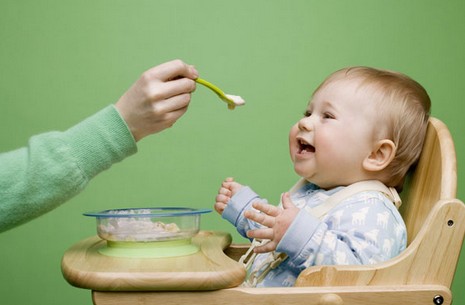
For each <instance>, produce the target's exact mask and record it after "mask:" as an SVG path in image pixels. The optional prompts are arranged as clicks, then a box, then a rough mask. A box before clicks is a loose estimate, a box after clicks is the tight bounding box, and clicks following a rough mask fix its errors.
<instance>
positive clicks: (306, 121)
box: [298, 117, 313, 131]
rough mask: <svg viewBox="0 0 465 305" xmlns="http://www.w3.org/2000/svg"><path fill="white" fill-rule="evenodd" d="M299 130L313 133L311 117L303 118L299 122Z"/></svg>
mask: <svg viewBox="0 0 465 305" xmlns="http://www.w3.org/2000/svg"><path fill="white" fill-rule="evenodd" d="M298 125H299V129H300V130H305V131H312V130H313V122H312V119H311V117H303V118H302V119H300V121H299V124H298Z"/></svg>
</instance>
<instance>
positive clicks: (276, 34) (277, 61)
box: [0, 0, 465, 305]
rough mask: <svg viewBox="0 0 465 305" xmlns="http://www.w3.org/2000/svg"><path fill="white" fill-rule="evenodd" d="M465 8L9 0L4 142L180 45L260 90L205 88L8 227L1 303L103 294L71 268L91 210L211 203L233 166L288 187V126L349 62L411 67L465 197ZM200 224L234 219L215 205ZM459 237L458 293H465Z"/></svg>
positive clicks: (60, 123)
mask: <svg viewBox="0 0 465 305" xmlns="http://www.w3.org/2000/svg"><path fill="white" fill-rule="evenodd" d="M464 20H465V2H463V1H462V0H454V1H425V0H412V1H401V0H394V1H393V0H389V1H368V0H367V1H323V0H321V1H308V0H302V1H288V0H286V1H269V0H261V1H249V0H240V1H239V0H236V1H219V0H209V1H206V0H205V1H202V0H199V1H188V0H177V1H172V0H166V1H156V0H137V1H130V0H124V1H123V0H105V1H103V0H92V1H90V0H78V1H65V0H60V1H58V0H57V1H36V0H24V1H21V0H1V1H0V139H1V140H0V151H7V150H12V149H15V148H18V147H20V146H24V145H25V144H26V143H27V140H28V138H29V137H30V136H31V135H33V134H37V133H40V132H44V131H48V130H64V129H66V128H68V127H70V126H72V125H73V124H75V123H77V122H79V121H80V120H82V119H84V118H85V117H86V116H88V115H91V114H92V113H94V112H96V111H98V110H99V109H101V108H103V107H105V106H106V105H108V104H110V103H113V102H115V101H116V100H117V99H118V97H119V96H120V95H121V94H122V93H123V92H124V91H125V90H126V89H127V88H128V87H129V86H130V85H131V84H132V83H133V82H134V81H135V80H136V79H137V78H138V77H139V75H140V74H141V73H142V72H143V71H144V70H146V69H148V68H150V67H151V66H154V65H156V64H159V63H161V62H164V61H167V60H171V59H174V58H181V59H183V60H185V61H186V62H188V63H191V64H194V65H196V67H197V69H198V70H199V72H200V74H201V76H202V77H204V78H206V79H208V80H211V81H212V82H214V83H216V84H218V85H220V86H221V87H223V88H224V89H225V90H226V91H228V92H229V93H233V94H238V95H242V96H243V97H244V98H245V99H246V100H247V103H248V104H247V106H245V107H244V108H241V109H237V110H235V111H232V112H231V111H228V110H227V109H226V106H225V105H224V104H223V103H221V102H219V100H218V99H217V98H216V97H215V96H214V95H213V94H212V93H211V92H208V91H207V90H206V89H204V88H200V87H199V88H197V91H196V92H195V93H194V95H193V98H192V103H191V105H190V108H189V111H188V112H187V114H186V115H185V116H184V117H183V118H182V119H181V120H180V121H179V122H178V123H177V124H176V125H175V126H174V127H173V128H171V129H169V130H167V131H166V132H164V133H162V134H159V135H156V136H152V137H150V138H147V139H144V140H143V141H142V142H141V143H140V145H139V153H138V154H136V155H135V156H132V157H131V158H129V159H127V160H125V161H124V162H123V163H120V164H117V165H115V166H114V167H112V168H111V169H110V170H109V171H106V172H104V173H102V174H101V175H99V176H98V177H96V179H94V180H93V181H92V183H91V184H90V185H89V187H88V188H87V189H86V190H85V191H84V192H83V193H81V194H80V195H79V196H77V197H75V198H74V199H72V200H71V201H69V202H68V203H67V204H65V205H63V206H62V207H60V208H58V209H56V210H54V211H52V212H51V213H49V214H47V215H44V216H43V217H41V218H39V219H37V220H34V221H32V222H30V223H28V224H26V225H23V226H20V227H18V228H16V229H13V230H10V231H7V232H5V233H2V234H0V283H1V284H0V303H1V304H8V305H20V304H21V305H24V304H28V305H32V304H48V305H52V304H68V305H74V304H76V305H77V304H80V305H82V304H91V298H90V293H89V291H87V290H81V289H77V288H74V287H71V286H69V285H68V284H67V283H66V282H65V280H64V279H63V278H62V275H61V271H60V260H61V257H62V255H63V253H64V252H65V250H66V249H67V248H68V247H70V246H71V245H72V244H74V243H76V242H77V241H79V240H81V239H83V238H85V237H88V236H90V235H93V234H95V231H94V230H95V225H94V222H93V220H92V219H88V218H85V217H84V216H82V215H81V214H82V213H83V212H85V211H88V210H95V209H105V208H117V207H129V206H132V207H136V206H157V205H158V206H167V205H176V206H191V207H198V208H200V207H202V208H208V207H212V205H213V203H214V198H215V195H216V191H217V189H218V187H219V184H220V182H221V181H222V179H223V178H225V177H226V176H233V177H235V178H236V179H237V180H239V181H241V182H243V183H245V184H249V185H251V186H252V187H253V188H254V189H255V190H256V191H257V192H258V193H260V194H261V195H262V196H263V197H266V198H268V199H269V200H270V201H272V202H276V201H277V200H278V198H279V194H280V193H281V192H283V191H285V190H286V189H287V188H288V187H289V186H291V185H292V184H293V183H294V182H295V181H296V179H297V177H296V175H295V174H294V173H293V171H292V167H291V165H290V161H289V158H288V155H287V134H288V131H289V128H290V127H291V125H292V124H293V123H294V122H295V121H296V120H297V119H298V118H300V117H301V115H302V113H303V110H304V107H305V105H306V103H307V100H308V98H309V96H310V94H311V92H312V91H313V89H314V88H315V87H316V86H317V85H318V84H319V83H320V82H321V81H322V80H323V78H324V77H326V76H327V75H328V74H329V73H331V72H333V71H334V70H336V69H339V68H341V67H344V66H349V65H369V66H375V67H381V68H387V69H393V70H398V71H402V72H404V73H406V74H408V75H410V76H411V77H413V78H414V79H416V80H418V81H419V82H420V83H422V84H423V85H424V86H425V87H426V88H427V90H428V92H429V94H430V95H431V98H432V101H433V111H432V112H433V115H434V116H436V117H438V118H440V119H442V120H443V121H444V122H445V123H446V124H447V125H448V126H449V128H450V131H451V133H452V136H453V137H454V139H455V143H456V150H457V157H458V172H459V174H458V175H459V177H458V178H459V187H458V189H459V191H458V197H459V198H461V199H462V200H463V199H465V185H464V183H465V182H464V181H465V140H464V136H463V132H464V130H465V123H464V122H465V120H464V119H463V110H464V107H463V104H464V90H463V89H464V81H465V58H464V56H465V39H464V34H465V22H464ZM0 170H1V169H0ZM202 227H203V229H218V230H226V231H230V232H233V229H232V228H231V227H230V226H229V225H228V224H227V223H225V222H224V221H222V220H221V219H220V217H218V216H217V215H216V214H214V213H211V214H209V215H207V216H205V217H204V218H203V223H202ZM233 235H234V238H235V240H236V241H241V239H240V238H239V237H238V236H237V234H235V233H233ZM462 252H463V253H462V256H461V260H460V263H459V267H458V270H457V273H456V276H455V280H454V283H453V287H452V289H453V293H454V296H455V301H454V304H465V293H464V291H463V287H464V285H465V251H462ZM438 259H441V258H438Z"/></svg>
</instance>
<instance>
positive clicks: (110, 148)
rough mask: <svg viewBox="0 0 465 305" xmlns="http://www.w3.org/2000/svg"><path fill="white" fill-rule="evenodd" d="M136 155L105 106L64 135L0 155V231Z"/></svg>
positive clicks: (37, 213)
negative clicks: (115, 164) (112, 166)
mask: <svg viewBox="0 0 465 305" xmlns="http://www.w3.org/2000/svg"><path fill="white" fill-rule="evenodd" d="M136 151H137V146H136V143H135V141H134V138H133V137H132V134H131V133H130V131H129V129H128V127H127V126H126V123H125V122H124V120H123V119H122V118H121V116H120V115H119V113H118V111H117V110H116V108H115V107H114V106H113V105H111V106H108V107H106V108H104V109H102V110H101V111H99V112H97V113H96V114H94V115H93V116H91V117H89V118H87V119H86V120H84V121H82V122H80V123H79V124H77V125H75V126H74V127H72V128H70V129H69V130H67V131H65V132H57V131H54V132H48V133H44V134H40V135H36V136H33V137H31V138H30V140H29V142H28V145H27V146H26V147H23V148H20V149H17V150H14V151H10V152H6V153H2V154H0V232H2V231H5V230H8V229H11V228H13V227H15V226H17V225H19V224H22V223H24V222H27V221H29V220H31V219H33V218H35V217H38V216H40V215H42V214H44V213H46V212H48V211H50V210H52V209H54V208H56V207H57V206H59V205H60V204H62V203H63V202H65V201H66V200H68V199H70V198H71V197H73V196H75V195H76V194H78V193H79V192H80V191H82V190H83V189H84V187H85V186H86V185H87V184H88V183H89V181H90V179H92V178H93V177H94V176H95V175H97V174H98V173H100V172H101V171H103V170H105V169H107V168H109V167H110V166H111V165H112V164H113V163H116V162H119V161H121V160H123V159H124V158H126V157H128V156H130V155H132V154H134V153H136Z"/></svg>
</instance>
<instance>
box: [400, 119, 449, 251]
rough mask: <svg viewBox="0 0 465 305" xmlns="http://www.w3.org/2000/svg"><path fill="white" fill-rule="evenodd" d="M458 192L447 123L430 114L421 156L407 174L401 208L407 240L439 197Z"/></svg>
mask: <svg viewBox="0 0 465 305" xmlns="http://www.w3.org/2000/svg"><path fill="white" fill-rule="evenodd" d="M456 192H457V167H456V156H455V148H454V142H453V140H452V137H451V135H450V133H449V130H448V129H447V126H446V125H445V124H444V123H442V122H441V121H439V120H438V119H436V118H430V120H429V123H428V129H427V132H426V139H425V143H424V146H423V150H422V153H421V156H420V160H419V162H418V163H417V166H416V167H415V168H414V169H413V171H412V172H411V173H410V174H409V175H408V176H407V178H406V183H405V185H404V190H403V191H402V193H401V194H400V195H401V198H402V201H403V205H402V206H401V207H400V212H401V214H402V217H403V218H404V221H405V224H406V226H407V232H408V243H409V244H410V242H411V241H412V240H413V239H414V238H415V237H416V236H417V233H418V231H419V230H420V228H421V227H422V225H423V223H424V222H425V219H426V217H427V216H428V214H429V212H430V211H431V209H432V208H433V206H434V204H436V203H437V202H438V201H439V200H441V199H453V198H455V197H456Z"/></svg>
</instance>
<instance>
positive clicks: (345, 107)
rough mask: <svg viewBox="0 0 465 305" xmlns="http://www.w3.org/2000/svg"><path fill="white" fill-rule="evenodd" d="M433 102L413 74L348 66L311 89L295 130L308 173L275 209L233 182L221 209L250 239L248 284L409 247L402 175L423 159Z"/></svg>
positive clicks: (225, 187)
mask: <svg viewBox="0 0 465 305" xmlns="http://www.w3.org/2000/svg"><path fill="white" fill-rule="evenodd" d="M429 112H430V99H429V97H428V94H427V92H426V91H425V89H424V88H423V87H422V86H421V85H420V84H418V83H417V82H416V81H414V80H412V79H411V78H409V77H407V76H405V75H403V74H400V73H396V72H392V71H385V70H378V69H374V68H368V67H350V68H345V69H342V70H339V71H336V72H335V73H333V74H331V75H330V76H329V77H328V78H327V79H326V80H325V81H324V82H323V83H322V84H321V85H320V86H319V87H318V88H317V89H316V91H315V92H314V93H313V96H312V98H311V101H310V103H309V104H308V106H307V109H306V111H305V114H304V117H303V118H302V119H300V120H299V121H298V122H297V123H296V124H295V125H294V126H293V127H292V128H291V131H290V134H289V150H290V155H291V159H292V162H293V164H294V170H295V172H296V173H297V174H298V175H299V176H301V177H302V179H301V181H299V182H298V183H297V184H296V185H295V186H294V187H293V188H292V189H291V191H289V192H287V193H284V194H283V195H282V198H281V204H280V205H278V206H273V205H270V204H268V203H267V202H266V200H264V199H261V198H260V197H259V196H258V195H257V194H256V193H255V192H253V191H252V190H251V189H250V188H249V187H247V186H243V185H241V184H239V183H237V182H235V181H234V180H233V179H232V178H227V179H226V180H225V181H224V182H223V183H222V186H221V188H220V190H219V192H218V195H217V196H216V204H215V210H216V211H217V212H218V213H220V214H222V217H223V218H225V219H227V220H228V221H230V222H231V223H232V224H233V225H235V226H236V228H237V230H238V232H239V233H240V234H241V235H242V236H244V237H248V238H251V239H254V240H253V242H252V247H251V250H253V253H254V254H253V255H252V257H251V258H249V260H248V261H247V262H246V263H247V264H246V267H247V268H248V278H247V280H246V282H245V284H246V285H249V286H253V287H255V286H257V287H271V286H292V285H293V284H294V282H295V280H296V278H297V276H298V275H299V274H300V272H301V271H302V270H304V269H305V268H307V267H309V266H312V265H349V264H350V265H357V264H374V263H378V262H382V261H386V260H388V259H390V258H393V257H395V256H396V255H398V254H399V253H400V252H401V251H402V250H404V249H405V247H406V242H407V237H406V228H405V224H404V222H403V220H402V217H401V216H400V214H399V212H398V211H397V209H396V207H397V205H398V204H400V199H399V197H398V195H397V192H396V189H397V190H399V191H400V190H401V189H402V185H403V180H404V176H405V175H406V173H407V171H408V170H409V168H410V167H411V166H412V165H413V164H414V163H415V162H416V161H417V159H418V157H419V155H420V152H421V149H422V146H423V140H424V137H425V133H426V127H427V123H428V118H429Z"/></svg>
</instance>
